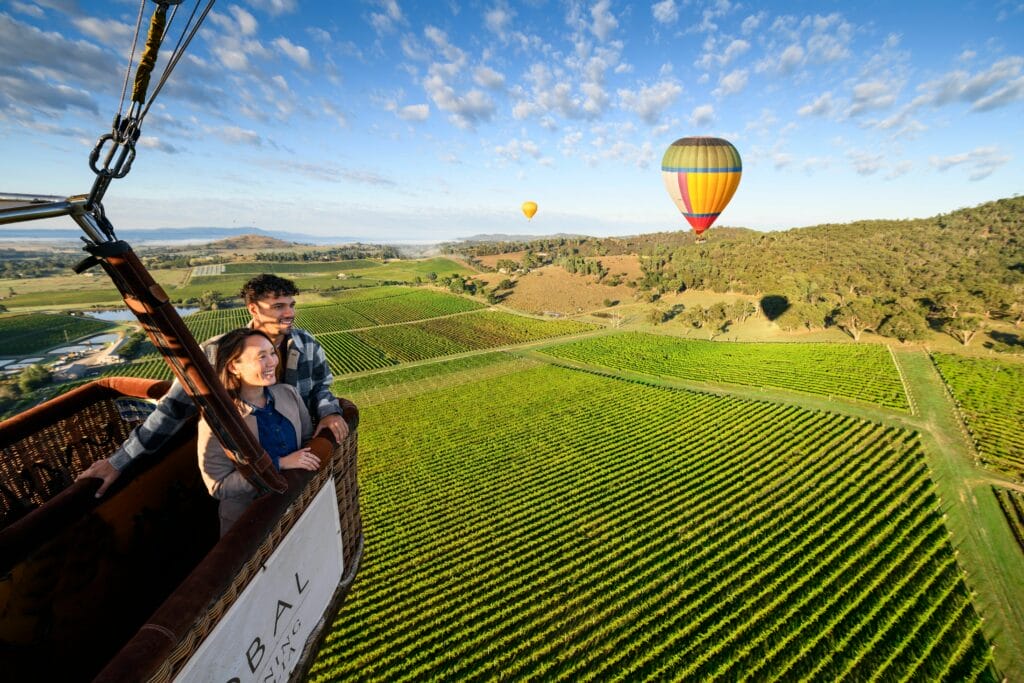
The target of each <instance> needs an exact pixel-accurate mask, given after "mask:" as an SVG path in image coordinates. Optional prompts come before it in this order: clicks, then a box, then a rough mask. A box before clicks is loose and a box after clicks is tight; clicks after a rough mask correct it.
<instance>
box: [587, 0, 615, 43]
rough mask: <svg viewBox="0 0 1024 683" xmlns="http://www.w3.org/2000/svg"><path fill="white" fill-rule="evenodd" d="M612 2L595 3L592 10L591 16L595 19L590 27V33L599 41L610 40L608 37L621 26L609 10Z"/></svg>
mask: <svg viewBox="0 0 1024 683" xmlns="http://www.w3.org/2000/svg"><path fill="white" fill-rule="evenodd" d="M611 4H612V3H611V0H598V1H597V2H596V3H594V6H593V7H591V8H590V16H591V18H592V19H593V23H592V24H591V25H590V31H591V33H593V34H594V35H595V36H597V38H598V40H602V41H604V40H608V37H609V36H610V35H611V34H612V31H614V30H615V29H616V28H618V26H619V21H618V19H616V18H615V15H614V14H612V13H611V11H610V10H609V8H610V7H611Z"/></svg>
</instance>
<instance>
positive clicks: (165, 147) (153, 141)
mask: <svg viewBox="0 0 1024 683" xmlns="http://www.w3.org/2000/svg"><path fill="white" fill-rule="evenodd" d="M139 147H143V148H145V149H158V150H160V151H161V152H166V153H167V154H177V153H178V148H177V147H175V146H174V145H172V144H171V143H169V142H167V141H166V140H162V139H160V138H157V137H153V136H152V135H143V136H142V137H141V138H139Z"/></svg>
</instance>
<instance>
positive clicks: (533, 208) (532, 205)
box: [523, 202, 537, 220]
mask: <svg viewBox="0 0 1024 683" xmlns="http://www.w3.org/2000/svg"><path fill="white" fill-rule="evenodd" d="M535 213H537V202H523V215H524V216H526V218H527V220H533V214H535Z"/></svg>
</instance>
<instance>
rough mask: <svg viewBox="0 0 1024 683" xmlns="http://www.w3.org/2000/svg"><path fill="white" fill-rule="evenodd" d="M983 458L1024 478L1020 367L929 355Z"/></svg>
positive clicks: (1022, 368)
mask: <svg viewBox="0 0 1024 683" xmlns="http://www.w3.org/2000/svg"><path fill="white" fill-rule="evenodd" d="M932 358H933V359H934V361H935V366H936V367H937V368H938V369H939V372H940V373H942V378H943V379H944V380H945V381H946V384H947V385H948V386H949V389H950V391H951V392H952V394H953V397H954V399H955V400H956V404H957V407H958V408H959V409H960V414H961V415H962V416H963V418H964V420H965V421H966V423H967V428H968V429H969V430H970V431H971V434H972V435H973V438H974V442H975V446H976V447H977V449H978V454H979V455H980V456H981V459H982V461H983V462H985V463H986V464H987V465H989V466H990V467H993V468H995V469H998V470H1000V471H1003V472H1006V473H1008V474H1012V475H1013V476H1015V477H1016V478H1017V479H1018V480H1022V481H1024V365H1022V364H1020V363H1011V362H1005V361H998V360H994V359H987V358H966V357H964V356H954V355H952V354H948V353H936V354H932Z"/></svg>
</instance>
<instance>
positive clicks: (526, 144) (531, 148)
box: [494, 138, 541, 162]
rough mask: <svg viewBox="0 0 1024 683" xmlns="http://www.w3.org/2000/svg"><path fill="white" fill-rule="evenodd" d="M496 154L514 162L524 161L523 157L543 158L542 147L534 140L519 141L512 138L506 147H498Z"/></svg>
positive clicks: (495, 149) (495, 150)
mask: <svg viewBox="0 0 1024 683" xmlns="http://www.w3.org/2000/svg"><path fill="white" fill-rule="evenodd" d="M494 153H495V154H496V155H497V156H499V157H502V158H504V159H506V160H507V161H514V162H519V161H522V159H523V157H531V158H533V159H540V158H541V151H540V145H538V144H537V143H536V142H533V141H532V140H518V139H516V138H512V139H511V140H509V141H508V142H507V143H505V144H504V145H498V146H496V147H495V148H494Z"/></svg>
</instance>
